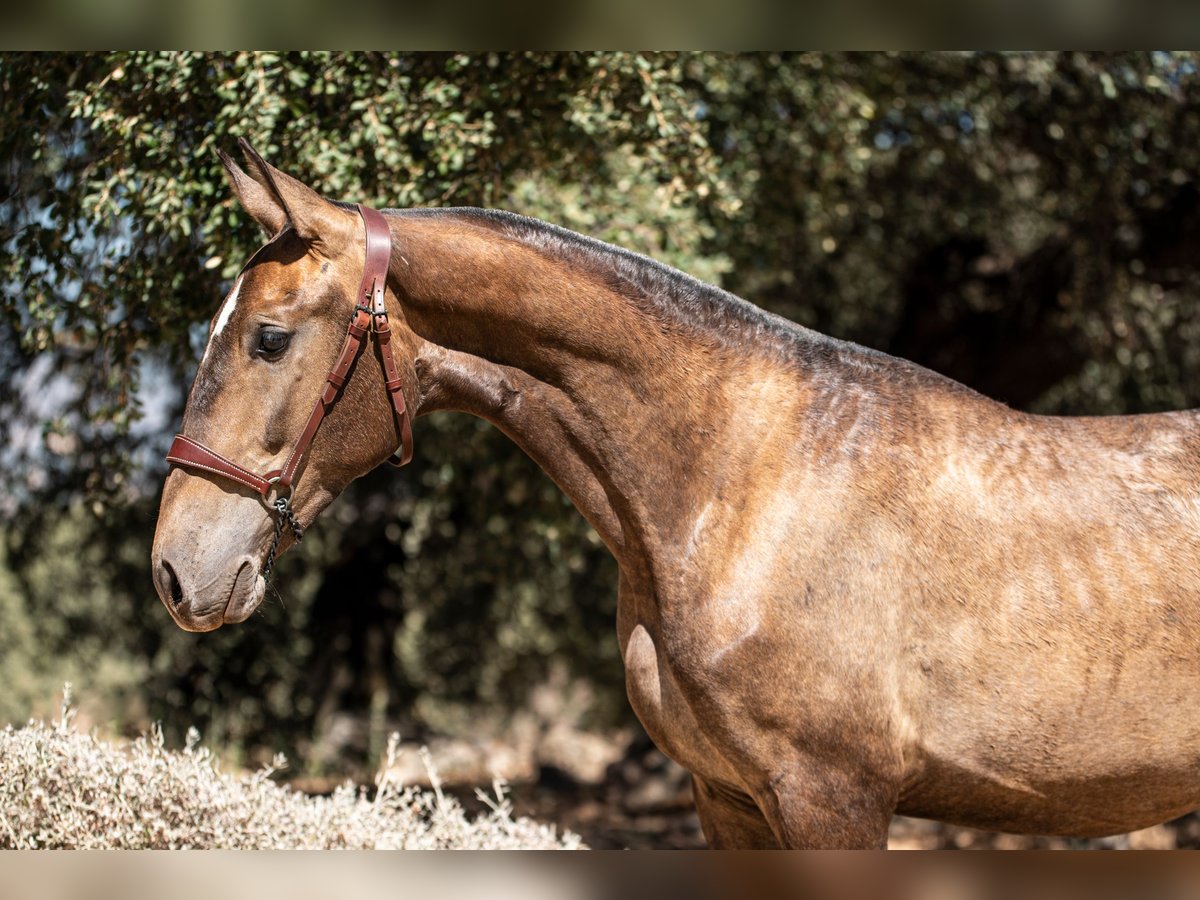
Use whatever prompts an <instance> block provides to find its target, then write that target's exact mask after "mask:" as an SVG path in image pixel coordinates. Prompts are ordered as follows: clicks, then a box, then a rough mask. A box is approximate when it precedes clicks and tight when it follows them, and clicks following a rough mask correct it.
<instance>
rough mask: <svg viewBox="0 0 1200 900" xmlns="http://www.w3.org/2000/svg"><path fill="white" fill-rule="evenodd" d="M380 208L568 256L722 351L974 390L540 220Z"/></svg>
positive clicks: (488, 212) (486, 212)
mask: <svg viewBox="0 0 1200 900" xmlns="http://www.w3.org/2000/svg"><path fill="white" fill-rule="evenodd" d="M350 208H351V209H353V207H350ZM384 212H385V213H386V214H387V215H390V216H396V217H401V218H403V217H410V216H411V217H440V216H449V217H455V218H459V219H465V220H467V221H469V222H472V223H474V224H477V225H479V226H482V227H485V228H489V229H491V230H493V231H496V232H499V233H500V234H502V235H504V236H506V237H508V238H511V239H513V240H516V241H519V242H521V243H522V244H525V245H526V246H529V247H532V248H534V249H536V250H538V251H539V252H541V253H544V254H546V255H548V256H551V257H554V258H556V259H567V260H570V261H571V262H573V263H575V264H578V265H581V266H583V267H584V268H586V269H587V270H589V271H590V272H592V273H593V274H595V275H596V276H597V277H599V278H600V279H601V280H603V281H604V282H605V283H606V284H607V285H608V286H609V287H611V288H612V289H613V290H615V291H616V292H617V293H618V294H620V295H622V296H624V297H626V298H627V299H629V300H630V301H631V302H633V303H636V304H637V305H638V306H639V307H641V308H642V309H643V310H644V311H645V312H647V313H649V314H651V315H654V316H656V317H658V318H660V319H662V320H664V321H667V322H672V323H676V324H678V325H680V326H682V327H684V328H688V329H692V330H694V331H696V332H697V333H699V334H701V335H703V336H705V337H706V338H707V339H709V340H711V341H712V342H713V343H715V344H716V345H718V346H721V347H724V348H729V349H731V350H734V351H740V352H743V353H747V352H758V353H764V352H765V353H770V354H771V355H773V356H775V357H776V358H777V359H779V360H781V361H783V362H785V363H792V364H801V365H806V366H812V365H813V364H821V363H824V364H827V365H833V366H834V367H836V368H839V369H843V370H847V371H849V372H852V373H853V375H854V377H855V379H856V380H860V379H861V380H872V378H876V379H882V380H886V381H890V382H892V383H906V384H915V383H920V384H924V385H926V386H941V387H943V388H945V387H951V388H952V389H957V390H961V391H966V392H968V393H972V394H974V393H975V392H974V391H971V390H970V389H969V388H966V387H965V386H963V385H960V384H959V383H958V382H955V381H952V380H950V379H948V378H945V377H944V376H942V375H939V374H937V373H936V372H932V371H930V370H928V369H925V368H923V367H921V366H918V365H916V364H915V363H911V362H909V361H908V360H903V359H899V358H897V357H894V356H889V355H888V354H886V353H882V352H880V351H878V350H872V349H871V348H869V347H863V346H860V345H858V344H854V343H851V342H849V341H842V340H839V339H837V338H832V337H829V336H828V335H823V334H820V333H819V332H816V331H812V330H811V329H808V328H805V327H804V326H802V325H798V324H796V323H795V322H792V321H790V320H789V319H785V318H783V317H782V316H778V315H775V314H774V313H769V312H767V311H766V310H763V309H760V308H759V307H757V306H755V305H754V304H752V303H749V302H748V301H746V300H743V299H742V298H741V297H738V296H736V295H735V294H731V293H729V292H728V291H725V290H722V289H721V288H718V287H714V286H713V285H710V284H706V283H704V282H702V281H700V280H699V279H697V278H693V277H692V276H691V275H688V274H686V273H685V272H681V271H679V270H678V269H674V268H672V267H671V266H668V265H665V264H663V263H661V262H659V261H658V260H655V259H651V258H650V257H648V256H643V255H642V254H640V253H634V252H633V251H630V250H626V249H624V248H622V247H617V246H614V245H612V244H607V243H605V242H604V241H600V240H596V239H595V238H591V237H587V236H585V235H582V234H577V233H576V232H574V231H570V230H568V229H566V228H562V227H560V226H558V225H552V224H550V223H548V222H543V221H541V220H540V219H532V218H529V217H528V216H521V215H517V214H516V213H511V212H507V211H504V210H498V209H478V208H475V207H450V208H445V209H437V208H434V209H425V208H418V209H386V210H384Z"/></svg>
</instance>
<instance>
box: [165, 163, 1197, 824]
mask: <svg viewBox="0 0 1200 900" xmlns="http://www.w3.org/2000/svg"><path fill="white" fill-rule="evenodd" d="M242 146H243V150H244V152H245V155H246V161H247V169H248V172H249V174H247V173H245V172H243V171H242V170H241V169H240V168H238V166H237V165H236V164H234V163H233V162H232V161H230V160H228V159H226V161H225V165H226V169H227V170H228V173H229V176H230V180H231V183H232V185H233V189H234V192H235V193H236V194H237V196H238V197H239V198H240V200H241V202H242V204H243V206H244V207H245V209H246V210H247V212H249V213H250V215H251V216H252V217H253V218H254V219H255V220H256V221H257V222H258V223H259V224H260V225H261V226H262V227H263V230H264V232H265V233H266V234H267V235H268V236H269V238H270V239H269V241H268V242H267V243H266V244H265V245H264V246H263V247H262V248H261V249H260V250H259V251H258V252H257V253H256V254H255V255H254V256H253V257H252V258H251V259H250V260H249V262H247V264H246V266H245V268H244V269H243V270H242V272H241V274H240V275H239V276H238V278H237V280H236V281H235V283H234V286H233V289H232V291H231V292H230V294H229V296H228V297H226V299H225V301H224V303H223V304H222V305H221V307H220V309H219V311H218V312H217V314H216V316H215V318H214V320H213V323H212V326H211V329H210V336H209V342H208V346H207V348H206V349H205V352H204V356H203V358H202V360H201V362H200V367H199V369H198V371H197V374H196V380H195V383H194V384H193V386H192V391H191V395H190V397H189V399H188V404H187V408H186V411H185V414H184V422H183V429H182V432H183V434H184V435H186V440H187V441H189V442H191V443H193V444H195V445H196V446H198V447H200V448H201V449H200V450H193V449H191V448H190V446H186V445H185V446H184V448H183V450H182V451H180V453H182V456H181V455H180V454H179V453H177V454H176V455H175V460H174V461H175V462H177V463H178V465H176V467H175V468H174V469H173V470H172V471H171V473H170V474H169V475H168V477H167V480H166V484H165V486H164V490H163V498H162V509H161V515H160V519H159V524H158V529H157V532H156V534H155V541H154V550H153V565H154V572H155V583H156V585H157V589H158V592H159V595H160V596H161V598H162V601H163V603H164V605H165V606H166V607H167V609H168V610H169V611H170V613H171V615H172V616H173V617H174V618H175V621H176V622H178V623H179V625H180V626H182V627H184V628H187V629H191V630H208V629H212V628H216V627H219V626H220V625H221V624H222V623H226V622H237V621H242V620H243V619H245V618H246V617H247V616H248V615H249V614H250V613H251V612H252V611H253V610H254V609H255V608H256V607H257V605H258V604H259V603H260V602H261V600H262V596H263V591H264V587H265V576H264V574H263V570H264V568H268V567H269V561H270V560H273V558H274V555H275V552H276V550H278V551H279V552H282V551H283V550H285V549H286V548H287V547H288V546H290V544H291V543H293V542H294V541H295V540H296V539H297V538H298V536H299V535H300V534H302V531H303V528H305V527H307V526H308V525H310V524H311V523H312V521H313V520H314V519H315V518H316V517H317V516H318V514H319V513H320V512H321V510H322V509H324V508H325V507H326V506H327V505H328V504H329V503H330V501H332V500H333V499H334V498H335V497H336V496H337V495H338V494H339V493H340V492H341V491H342V490H343V489H344V488H345V487H346V485H348V484H349V483H350V482H351V481H352V480H353V479H355V478H357V477H359V476H360V475H363V474H364V473H366V472H368V471H369V470H371V469H372V468H374V467H375V466H377V465H378V464H379V463H381V462H383V461H384V460H386V459H388V458H389V457H391V456H392V455H393V454H395V453H396V452H397V449H398V447H399V448H401V450H403V449H404V444H403V441H402V429H403V427H404V426H405V425H406V424H407V415H408V414H409V413H410V412H411V414H412V415H414V416H420V415H423V414H425V413H428V412H432V411H434V410H460V411H463V412H467V413H471V414H474V415H477V416H481V417H483V418H485V419H487V420H488V421H490V422H492V423H493V424H495V425H496V426H497V427H498V428H500V429H501V430H502V431H504V432H505V433H506V434H507V435H509V436H510V437H511V438H512V439H513V440H514V441H516V442H517V443H518V444H519V445H520V446H521V447H522V448H523V449H524V450H525V451H526V452H527V453H528V454H529V455H530V456H531V457H532V458H533V459H534V460H536V461H537V462H538V464H539V465H540V466H541V467H542V468H543V469H544V470H545V471H546V472H547V473H548V474H549V475H550V477H551V478H553V479H554V481H555V482H556V483H557V484H558V485H559V486H560V487H561V488H562V489H563V491H564V492H566V494H567V495H568V496H569V497H570V498H571V500H572V501H573V502H574V503H575V505H576V506H577V507H578V509H579V510H580V512H581V513H582V514H583V515H584V516H585V517H586V518H587V520H588V521H589V522H590V523H591V524H592V525H593V526H594V527H595V529H596V531H597V532H598V533H599V535H600V536H601V538H602V539H603V540H604V542H605V544H606V545H607V546H608V548H609V549H610V550H611V552H612V553H613V555H614V556H615V557H616V559H617V562H618V564H619V569H620V584H619V595H618V596H619V601H618V612H617V634H618V639H619V641H620V646H621V651H622V654H623V656H624V661H625V667H626V686H627V690H628V694H629V699H630V702H631V704H632V705H633V708H634V710H635V711H636V713H637V715H638V717H639V718H640V719H641V721H642V723H643V724H644V725H645V728H646V730H647V732H648V733H649V734H650V736H651V737H652V738H653V739H654V741H655V742H656V743H657V744H658V746H659V747H660V748H662V750H663V751H664V752H665V753H667V754H668V755H669V756H671V757H672V758H674V759H675V760H677V761H678V762H679V763H681V764H682V765H684V766H685V767H687V768H688V769H689V770H690V771H691V772H692V774H693V784H694V788H695V791H694V793H695V798H696V803H697V807H698V810H699V813H700V819H701V823H702V825H703V828H704V832H705V835H706V837H707V838H708V840H709V842H710V844H712V845H714V846H728V847H739V846H746V847H761V846H786V847H879V846H885V845H886V840H887V832H888V824H889V822H890V820H891V817H892V815H893V813H896V812H900V813H904V814H907V815H914V816H921V817H928V818H934V819H940V820H943V821H948V822H955V823H959V824H964V825H971V826H975V827H979V828H988V829H997V830H1005V831H1015V832H1032V833H1042V834H1066V835H1079V836H1086V835H1103V834H1111V833H1116V832H1122V831H1128V830H1131V829H1134V828H1139V827H1142V826H1146V825H1150V824H1153V823H1156V822H1160V821H1163V820H1166V819H1168V818H1171V817H1174V816H1176V815H1179V814H1182V813H1184V812H1187V811H1189V810H1191V809H1193V808H1195V807H1197V806H1200V777H1198V774H1197V773H1198V772H1200V768H1198V766H1200V704H1197V703H1195V702H1194V697H1193V693H1194V688H1196V687H1197V686H1200V653H1198V652H1197V651H1198V650H1200V574H1198V573H1200V537H1198V535H1200V438H1198V437H1197V435H1198V433H1200V429H1198V425H1200V422H1198V421H1197V415H1196V413H1194V412H1176V413H1164V414H1158V415H1147V416H1124V417H1107V418H1056V417H1044V416H1033V415H1027V414H1024V413H1019V412H1015V411H1013V410H1011V409H1008V408H1007V407H1005V406H1003V405H1001V404H999V403H996V402H993V401H991V400H989V399H987V398H985V397H982V396H980V395H979V394H976V393H974V392H973V391H971V390H969V389H967V388H965V387H963V386H961V385H959V384H956V383H955V382H952V381H950V380H948V379H946V378H943V377H941V376H939V375H936V374H934V373H933V372H930V371H927V370H925V369H922V368H921V367H919V366H916V365H914V364H912V363H909V362H906V361H904V360H900V359H896V358H893V357H889V356H887V355H884V354H881V353H876V352H873V351H870V350H867V349H864V348H862V347H858V346H855V345H853V344H849V343H844V342H841V341H837V340H834V339H832V338H828V337H825V336H823V335H820V334H817V333H814V332H812V331H809V330H807V329H804V328H802V327H800V326H798V325H795V324H793V323H792V322H789V321H787V320H785V319H781V318H779V317H776V316H772V315H770V314H768V313H765V312H763V311H761V310H759V309H757V308H756V307H754V306H752V305H751V304H749V303H746V302H745V301H742V300H740V299H738V298H736V297H734V296H732V295H730V294H727V293H725V292H723V291H720V290H718V289H716V288H713V287H710V286H707V285H704V284H702V283H700V282H698V281H695V280H694V279H691V278H689V277H688V276H686V275H684V274H682V273H680V272H677V271H675V270H673V269H670V268H668V267H666V266H663V265H660V264H658V263H656V262H654V261H652V260H649V259H646V258H645V257H642V256H638V255H635V254H632V253H628V252H625V251H623V250H619V249H617V248H614V247H611V246H609V245H606V244H602V243H600V242H598V241H593V240H590V239H588V238H585V237H581V236H579V235H576V234H573V233H571V232H568V231H565V230H563V229H560V228H556V227H554V226H552V225H547V224H545V223H542V222H537V221H534V220H530V219H526V218H522V217H519V216H515V215H511V214H508V213H503V212H496V211H487V210H477V209H446V210H406V211H401V210H388V211H385V213H384V215H383V216H382V217H381V218H380V220H378V221H382V223H383V228H384V229H385V231H386V235H383V236H382V237H383V239H384V240H386V242H387V244H388V248H387V250H386V256H384V257H383V259H382V267H381V268H379V270H378V275H377V277H376V278H375V279H374V280H373V281H371V282H370V285H368V286H367V287H365V288H364V285H366V284H367V283H368V278H367V274H368V273H369V272H370V271H371V267H372V262H371V253H373V252H374V253H378V252H380V251H379V250H378V247H379V246H380V244H379V239H380V237H381V235H380V234H379V233H378V227H379V226H378V222H376V224H375V225H374V226H372V224H371V222H372V221H374V220H371V219H369V213H368V212H364V211H360V210H357V209H355V208H354V207H352V206H348V205H345V204H339V203H334V202H331V201H328V200H326V199H324V198H322V197H320V196H319V195H318V194H316V193H315V192H313V191H312V190H311V189H309V188H308V187H307V186H305V185H304V184H302V183H301V182H299V181H297V180H295V179H293V178H291V177H289V176H287V175H285V174H284V173H282V172H280V171H279V170H277V169H275V168H274V167H272V166H270V165H269V164H268V163H266V162H265V161H264V160H263V159H262V158H261V157H260V156H259V155H258V154H256V153H255V152H254V151H253V150H252V149H251V148H250V147H249V145H248V144H245V143H244V142H243V145H242ZM373 229H374V231H373ZM372 234H374V237H372ZM372 241H374V243H371V242H372ZM371 247H375V248H376V250H374V251H372V250H371ZM380 312H382V313H384V315H382V316H380ZM356 322H357V326H356V324H355V323H356ZM381 325H382V326H383V328H382V329H381V328H380V326H381ZM355 327H357V328H358V329H359V331H360V332H362V333H361V335H360V336H359V337H358V338H357V340H358V342H359V344H361V345H362V346H361V347H357V348H355V351H354V352H355V358H356V359H357V365H354V366H353V368H350V367H349V366H347V372H348V373H349V374H348V377H343V378H342V383H338V382H337V381H335V380H331V376H332V374H333V373H336V371H337V369H338V365H339V364H340V362H341V360H342V359H343V357H344V356H345V354H346V353H347V352H348V351H347V345H348V343H349V342H350V341H351V335H353V334H354V329H355ZM384 335H386V337H384ZM384 344H386V345H387V346H386V350H387V352H386V353H385V352H384ZM368 346H369V347H370V348H371V349H370V350H364V349H363V348H364V347H368ZM388 354H390V356H388ZM392 359H394V361H395V362H394V364H392V366H391V371H390V372H389V371H388V364H389V362H390V360H392ZM327 373H329V374H327ZM343 374H345V373H343ZM396 394H399V399H398V400H397V398H396ZM318 398H320V399H318ZM314 404H315V405H314ZM318 409H319V410H320V413H319V415H318ZM314 417H316V418H317V419H318V422H317V427H314V428H313V430H312V433H311V434H309V428H310V426H311V425H312V422H313V419H314ZM306 435H307V442H305V441H304V438H305V436H306ZM301 443H304V447H303V450H302V451H300V452H299V453H298V454H297V449H298V448H299V447H300V444H301ZM173 450H174V448H173ZM206 453H207V454H209V455H205V454H206ZM289 465H290V466H291V467H292V472H291V476H290V477H289V478H288V483H287V484H286V485H283V484H282V483H281V480H282V475H281V474H280V473H282V472H285V471H286V470H287V469H288V467H289ZM238 472H242V473H244V476H243V477H235V476H236V473H238ZM256 479H257V480H256Z"/></svg>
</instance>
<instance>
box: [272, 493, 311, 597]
mask: <svg viewBox="0 0 1200 900" xmlns="http://www.w3.org/2000/svg"><path fill="white" fill-rule="evenodd" d="M272 506H274V507H275V535H274V536H273V537H272V538H271V549H270V550H268V551H267V559H266V562H264V563H263V569H262V574H263V578H265V579H267V580H268V581H269V580H270V578H271V570H272V569H273V568H275V553H276V551H277V550H278V549H279V541H280V539H281V538H282V537H283V526H284V523H285V522H286V523H287V525H288V527H289V528H291V529H292V534H293V535H294V536H295V538H296V543H297V544H299V543H300V542H301V541H302V540H304V526H303V525H301V524H300V522H299V520H297V518H296V514H295V512H293V510H292V502H291V500H290V499H289V498H288V497H279V498H278V499H277V500H276V501H275V502H274V503H273V504H272Z"/></svg>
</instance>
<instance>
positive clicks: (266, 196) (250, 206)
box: [217, 150, 287, 237]
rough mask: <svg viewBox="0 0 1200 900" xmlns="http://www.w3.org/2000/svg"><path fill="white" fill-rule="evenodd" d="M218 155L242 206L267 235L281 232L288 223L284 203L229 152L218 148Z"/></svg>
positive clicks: (271, 235)
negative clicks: (244, 168) (242, 166)
mask: <svg viewBox="0 0 1200 900" xmlns="http://www.w3.org/2000/svg"><path fill="white" fill-rule="evenodd" d="M217 156H219V157H220V158H221V165H223V166H224V167H225V175H226V176H227V177H228V178H229V184H230V186H231V187H232V188H233V193H234V194H235V195H236V196H237V198H238V200H239V201H240V202H241V204H242V208H243V209H245V210H246V212H248V213H250V215H251V217H252V218H253V219H254V221H255V222H257V223H258V224H259V225H260V226H261V227H262V230H263V231H265V232H266V234H267V237H274V236H275V235H277V234H279V232H280V231H282V230H283V226H284V225H286V224H287V212H285V211H284V208H283V205H282V204H281V203H280V202H279V200H278V199H277V198H276V197H275V195H274V194H273V193H272V192H271V191H269V190H268V189H267V188H265V187H263V186H262V185H261V184H259V183H258V182H257V181H255V180H254V179H253V178H251V177H250V176H249V175H247V174H246V173H245V172H243V171H242V170H241V169H240V168H238V164H237V163H235V162H234V161H233V160H232V159H230V158H229V155H228V154H226V153H223V152H222V151H220V150H218V151H217Z"/></svg>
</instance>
